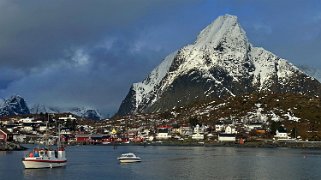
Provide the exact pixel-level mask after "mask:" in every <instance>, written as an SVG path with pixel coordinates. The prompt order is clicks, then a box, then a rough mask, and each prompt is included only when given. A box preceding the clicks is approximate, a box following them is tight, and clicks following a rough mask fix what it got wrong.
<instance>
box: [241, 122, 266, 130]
mask: <svg viewBox="0 0 321 180" xmlns="http://www.w3.org/2000/svg"><path fill="white" fill-rule="evenodd" d="M262 125H263V124H262V123H250V124H246V125H245V128H246V130H247V131H251V130H253V129H260V128H262Z"/></svg>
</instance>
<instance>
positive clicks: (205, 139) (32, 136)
mask: <svg viewBox="0 0 321 180" xmlns="http://www.w3.org/2000/svg"><path fill="white" fill-rule="evenodd" d="M131 118H133V117H127V118H119V119H117V118H114V119H106V120H101V121H92V120H85V119H82V118H79V117H76V116H74V115H73V114H70V113H69V114H67V113H66V114H41V115H30V116H24V117H22V116H17V117H6V118H3V119H1V129H0V141H1V144H2V146H3V145H4V144H7V143H8V142H9V143H10V142H12V143H16V144H43V145H46V143H48V144H49V145H54V144H56V142H57V139H58V126H59V125H61V129H60V134H61V137H60V138H61V141H62V143H63V144H64V145H76V144H78V145H89V144H95V145H98V144H102V145H108V144H110V145H120V144H123V145H124V144H134V145H135V144H136V145H150V144H152V145H162V144H165V145H244V146H246V145H252V146H253V145H254V146H260V145H263V146H266V145H273V144H280V143H291V142H292V143H293V142H295V143H298V142H308V139H302V138H301V136H299V135H297V134H296V133H297V132H296V131H297V130H296V129H291V130H290V131H289V130H288V129H287V128H285V127H284V125H283V124H281V123H280V122H274V124H273V123H272V124H271V123H262V122H250V123H243V122H241V121H235V120H232V119H226V120H219V121H216V122H215V123H214V124H204V123H199V122H198V121H197V119H195V118H190V119H189V122H186V123H181V122H178V121H176V120H175V119H156V118H153V116H149V117H148V118H147V117H145V116H136V117H135V118H137V119H131ZM273 128H274V129H273ZM4 148H5V147H2V149H4Z"/></svg>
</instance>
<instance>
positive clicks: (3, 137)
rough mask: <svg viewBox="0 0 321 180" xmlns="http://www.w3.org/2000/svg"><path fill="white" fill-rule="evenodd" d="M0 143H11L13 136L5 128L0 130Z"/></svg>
mask: <svg viewBox="0 0 321 180" xmlns="http://www.w3.org/2000/svg"><path fill="white" fill-rule="evenodd" d="M0 141H5V142H7V141H13V134H12V133H11V132H10V131H8V130H7V129H5V128H0Z"/></svg>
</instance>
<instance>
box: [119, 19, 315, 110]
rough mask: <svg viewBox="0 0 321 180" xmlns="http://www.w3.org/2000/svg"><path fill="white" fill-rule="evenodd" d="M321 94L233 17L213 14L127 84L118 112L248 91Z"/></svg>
mask: <svg viewBox="0 0 321 180" xmlns="http://www.w3.org/2000/svg"><path fill="white" fill-rule="evenodd" d="M258 91H261V92H262V91H266V92H275V93H303V94H318V95H320V94H321V87H320V83H319V82H318V81H316V80H314V79H313V78H311V77H309V76H308V75H306V74H304V73H303V72H302V71H301V70H299V69H298V68H297V67H295V66H293V65H292V64H291V63H289V62H288V61H286V60H285V59H282V58H279V57H278V56H276V55H274V54H273V53H271V52H269V51H266V50H265V49H263V48H258V47H254V46H253V45H251V43H250V42H249V41H248V39H247V37H246V33H245V31H244V30H243V29H242V27H241V25H240V24H239V23H238V20H237V17H236V16H232V15H225V16H220V17H218V18H217V19H216V20H215V21H214V22H213V23H212V24H210V25H209V26H207V27H206V28H205V29H204V30H202V31H201V32H200V34H199V35H198V37H197V39H196V41H195V42H194V43H193V44H190V45H187V46H185V47H183V48H182V49H180V50H178V51H176V52H174V53H172V54H171V55H169V56H168V57H167V58H165V60H164V61H163V62H162V63H161V64H160V65H159V66H158V67H157V68H155V69H154V70H153V71H152V72H151V74H150V75H149V76H148V77H147V78H146V79H145V80H144V81H143V82H140V83H135V84H133V86H132V87H131V89H130V91H129V93H128V95H127V96H126V98H125V99H124V101H123V102H122V104H121V106H120V108H119V111H118V114H120V115H124V114H131V113H137V112H158V111H163V110H166V109H171V108H174V107H177V106H184V105H188V104H190V103H194V102H202V101H206V100H209V99H211V98H221V97H226V96H237V95H242V94H248V93H252V92H258Z"/></svg>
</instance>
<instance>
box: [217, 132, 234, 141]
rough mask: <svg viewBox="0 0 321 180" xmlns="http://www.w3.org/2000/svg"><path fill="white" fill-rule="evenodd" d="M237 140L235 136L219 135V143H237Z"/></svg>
mask: <svg viewBox="0 0 321 180" xmlns="http://www.w3.org/2000/svg"><path fill="white" fill-rule="evenodd" d="M235 140H236V135H235V134H226V133H219V134H218V141H220V142H235Z"/></svg>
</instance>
